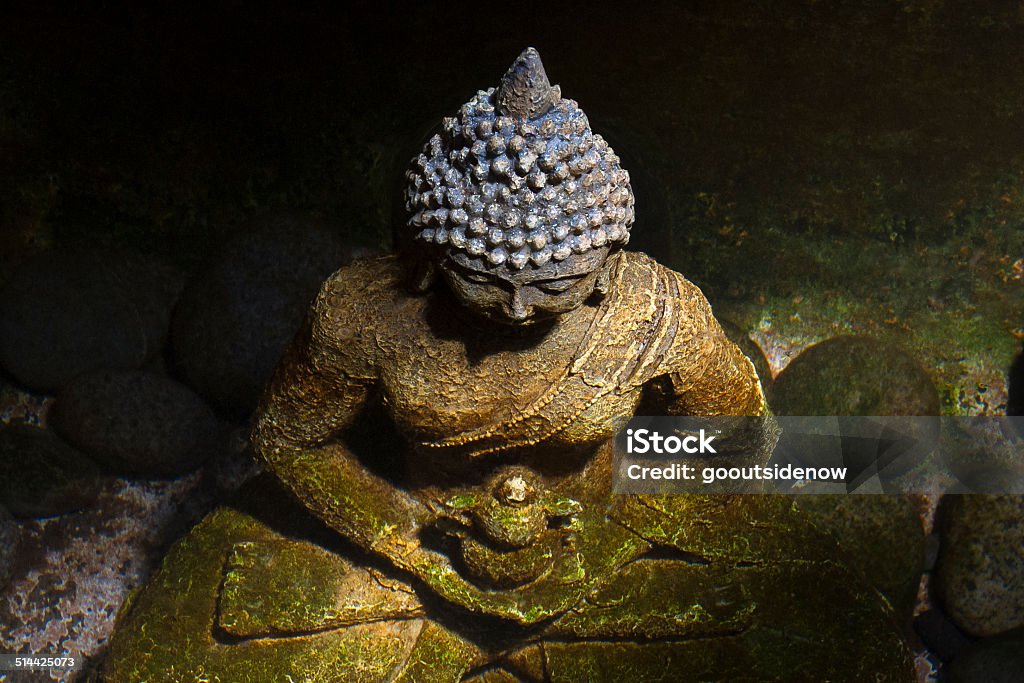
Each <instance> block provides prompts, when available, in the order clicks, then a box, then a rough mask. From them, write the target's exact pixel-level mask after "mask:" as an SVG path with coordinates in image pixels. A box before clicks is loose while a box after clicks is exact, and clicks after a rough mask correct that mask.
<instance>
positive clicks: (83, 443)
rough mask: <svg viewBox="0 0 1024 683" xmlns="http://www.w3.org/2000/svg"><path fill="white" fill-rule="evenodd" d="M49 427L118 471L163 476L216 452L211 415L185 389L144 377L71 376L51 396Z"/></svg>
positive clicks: (218, 432)
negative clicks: (65, 383)
mask: <svg viewBox="0 0 1024 683" xmlns="http://www.w3.org/2000/svg"><path fill="white" fill-rule="evenodd" d="M50 424H51V426H52V427H53V429H54V430H55V431H56V432H57V433H58V434H60V435H61V436H62V437H64V438H65V439H66V440H67V441H68V443H70V444H72V445H74V446H75V447H77V448H80V449H82V450H83V451H85V452H86V453H88V454H89V455H90V456H92V457H93V458H94V459H95V460H96V461H97V462H99V463H100V464H102V465H104V466H105V467H107V468H109V469H110V470H112V471H114V472H117V473H118V474H127V475H143V476H147V475H148V476H157V477H169V476H176V475H178V474H181V473H183V472H187V471H189V470H192V469H195V468H196V467H198V466H199V464H200V463H202V462H203V461H204V460H205V459H206V458H207V457H209V456H210V455H212V454H213V453H215V452H216V451H217V450H218V449H220V448H222V447H223V443H224V436H225V432H224V430H223V429H222V428H221V425H220V423H219V421H218V420H217V418H216V416H215V415H214V413H213V410H212V409H211V408H210V407H209V406H208V405H206V403H204V402H203V400H202V399H201V398H199V396H197V395H196V394H195V392H193V391H192V390H191V389H189V388H188V387H186V386H185V385H184V384H181V383H180V382H176V381H174V380H173V379H170V378H168V377H165V376H163V375H158V374H155V373H150V372H143V371H135V370H127V371H123V370H122V371H101V372H90V373H86V374H83V375H79V376H78V377H77V378H75V379H74V380H72V381H71V382H70V383H69V384H67V385H66V386H65V387H64V388H63V389H61V390H60V391H59V392H58V393H57V400H56V402H55V403H54V405H53V408H52V409H51V412H50Z"/></svg>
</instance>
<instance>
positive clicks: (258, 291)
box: [172, 215, 347, 417]
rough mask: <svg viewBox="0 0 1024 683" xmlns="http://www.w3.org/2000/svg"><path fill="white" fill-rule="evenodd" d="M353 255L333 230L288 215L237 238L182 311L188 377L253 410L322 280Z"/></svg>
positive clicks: (199, 387) (220, 400)
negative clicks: (347, 253)
mask: <svg viewBox="0 0 1024 683" xmlns="http://www.w3.org/2000/svg"><path fill="white" fill-rule="evenodd" d="M346 256H347V255H346V250H345V247H344V245H343V243H342V241H341V239H340V238H339V237H338V236H337V235H335V234H334V233H333V232H332V231H331V230H329V229H328V228H326V227H324V226H322V225H320V224H319V223H318V222H316V221H313V220H309V219H304V218H301V217H295V216H288V215H284V216H276V217H272V218H268V219H264V220H261V221H258V222H256V223H255V224H253V225H252V226H251V227H250V228H249V229H248V230H247V231H246V232H245V233H244V234H242V235H239V236H238V237H237V238H235V239H234V240H232V241H231V242H229V243H228V244H227V245H226V246H225V247H224V249H223V250H222V251H221V253H220V255H219V256H218V258H217V260H216V261H215V262H214V263H213V264H212V266H211V267H210V268H209V269H208V270H206V271H205V272H204V273H202V274H200V275H199V276H198V277H196V278H195V279H194V280H192V281H191V282H190V283H189V284H188V286H187V287H186V289H185V292H184V293H183V294H182V297H181V300H180V301H179V303H178V306H177V308H176V309H175V312H174V320H173V329H172V336H173V345H174V355H175V359H176V360H177V363H178V365H179V366H180V368H181V370H182V372H183V373H184V377H185V380H186V382H187V383H188V384H189V385H190V386H191V387H192V388H193V389H195V390H196V391H197V392H198V393H199V394H200V395H201V396H202V397H203V398H205V399H206V400H208V401H210V403H212V404H213V405H214V406H215V407H216V408H219V409H221V410H224V411H226V412H228V413H230V414H232V415H234V416H238V417H244V416H245V415H246V414H248V412H249V411H251V410H252V409H253V408H254V407H255V405H256V402H257V400H258V399H259V397H260V394H261V393H262V391H263V386H264V384H266V382H267V380H268V379H269V378H270V374H271V372H272V371H273V369H274V366H275V365H276V364H277V361H278V359H279V358H280V356H281V353H282V352H283V351H284V348H285V346H286V345H287V344H288V342H289V341H290V340H291V338H292V337H293V336H294V335H295V332H296V331H297V330H298V328H299V325H300V323H301V322H302V319H303V317H304V316H305V314H306V310H307V308H308V307H309V303H310V301H311V300H312V298H313V296H314V295H315V294H316V291H317V288H318V287H319V285H320V282H322V281H323V279H324V278H325V277H326V276H327V275H329V274H330V273H331V272H333V271H334V270H335V269H337V268H338V267H340V266H341V265H343V264H344V263H345V262H346V260H347V258H346Z"/></svg>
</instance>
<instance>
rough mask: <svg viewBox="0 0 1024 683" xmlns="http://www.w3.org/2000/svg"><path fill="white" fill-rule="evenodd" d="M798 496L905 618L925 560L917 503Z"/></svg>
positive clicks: (877, 497)
mask: <svg viewBox="0 0 1024 683" xmlns="http://www.w3.org/2000/svg"><path fill="white" fill-rule="evenodd" d="M797 501H798V503H799V505H800V507H802V508H803V509H804V510H805V511H807V513H808V514H809V515H810V517H811V520H812V521H813V522H814V523H815V525H817V526H818V527H819V528H821V529H823V530H825V531H827V532H829V533H830V534H832V536H833V537H834V538H835V539H836V542H837V543H838V544H839V547H840V549H841V550H842V551H843V553H844V555H845V556H846V557H848V558H849V559H850V561H851V564H853V565H854V566H856V567H858V568H859V569H860V570H861V571H862V572H863V573H864V576H865V577H866V578H867V579H868V581H869V582H870V583H871V584H872V585H873V586H874V587H875V588H877V589H878V591H879V592H880V593H881V594H882V595H884V596H885V597H886V599H888V600H889V604H891V605H892V607H893V610H894V611H895V612H896V615H897V617H898V618H899V619H900V620H901V621H909V620H910V618H911V616H912V614H913V611H914V604H915V602H916V599H917V588H918V584H919V583H920V582H921V573H922V572H923V570H924V561H925V535H924V529H923V527H922V526H921V517H920V513H919V512H918V509H917V506H916V505H914V503H913V502H912V501H911V500H910V499H909V498H907V497H906V496H889V495H832V494H820V495H803V496H799V497H798V498H797Z"/></svg>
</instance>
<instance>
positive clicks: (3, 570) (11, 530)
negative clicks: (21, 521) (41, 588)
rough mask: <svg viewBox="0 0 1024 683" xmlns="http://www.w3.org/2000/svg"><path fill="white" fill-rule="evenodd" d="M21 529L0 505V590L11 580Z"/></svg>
mask: <svg viewBox="0 0 1024 683" xmlns="http://www.w3.org/2000/svg"><path fill="white" fill-rule="evenodd" d="M20 542H21V527H19V526H18V522H17V520H15V519H14V517H12V516H11V513H10V512H8V511H7V508H5V507H4V506H3V505H0V590H3V588H4V586H6V585H7V582H8V581H10V580H11V573H12V572H13V571H14V562H15V560H16V559H17V557H18V547H19V544H20Z"/></svg>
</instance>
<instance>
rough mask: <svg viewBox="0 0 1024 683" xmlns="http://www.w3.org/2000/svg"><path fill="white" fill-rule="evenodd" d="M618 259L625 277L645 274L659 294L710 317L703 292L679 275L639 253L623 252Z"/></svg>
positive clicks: (709, 309) (709, 306) (709, 305)
mask: <svg viewBox="0 0 1024 683" xmlns="http://www.w3.org/2000/svg"><path fill="white" fill-rule="evenodd" d="M619 258H620V259H621V261H622V272H623V273H625V274H626V277H630V276H632V277H633V278H636V277H637V276H638V275H639V274H646V277H647V278H649V279H651V280H652V281H653V284H654V286H655V287H657V288H658V289H660V290H662V291H661V293H662V294H663V295H664V296H666V297H668V298H670V299H671V300H672V301H673V302H674V303H678V304H682V305H683V306H685V307H687V308H689V309H691V310H692V311H694V312H699V313H701V314H702V315H704V316H711V304H709V303H708V300H707V297H705V296H704V292H702V291H701V289H700V287H698V286H697V285H695V284H693V283H692V282H690V281H689V280H687V279H686V278H685V277H683V275H682V274H681V273H679V272H676V271H674V270H672V269H671V268H669V267H668V266H664V265H662V264H660V263H658V262H657V261H655V260H654V259H653V258H651V257H650V256H648V255H647V254H645V253H643V252H639V251H623V252H622V253H621V254H620V256H619Z"/></svg>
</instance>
